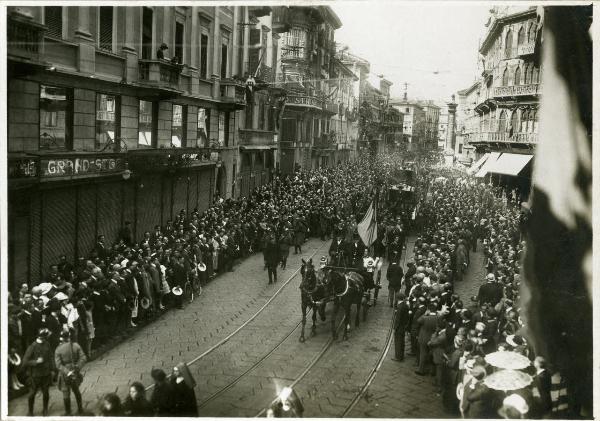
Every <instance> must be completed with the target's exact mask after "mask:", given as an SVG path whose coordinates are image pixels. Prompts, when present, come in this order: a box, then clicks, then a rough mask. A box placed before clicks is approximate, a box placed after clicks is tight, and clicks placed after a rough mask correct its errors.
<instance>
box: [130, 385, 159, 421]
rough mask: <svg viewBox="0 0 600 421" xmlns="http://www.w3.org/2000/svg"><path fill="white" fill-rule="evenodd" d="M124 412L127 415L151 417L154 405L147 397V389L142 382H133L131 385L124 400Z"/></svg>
mask: <svg viewBox="0 0 600 421" xmlns="http://www.w3.org/2000/svg"><path fill="white" fill-rule="evenodd" d="M123 413H124V415H125V416H127V417H151V416H152V415H153V411H152V406H151V405H150V402H148V399H146V390H145V389H144V385H143V384H141V383H140V382H133V383H131V385H130V386H129V394H128V395H127V397H126V398H125V401H124V402H123Z"/></svg>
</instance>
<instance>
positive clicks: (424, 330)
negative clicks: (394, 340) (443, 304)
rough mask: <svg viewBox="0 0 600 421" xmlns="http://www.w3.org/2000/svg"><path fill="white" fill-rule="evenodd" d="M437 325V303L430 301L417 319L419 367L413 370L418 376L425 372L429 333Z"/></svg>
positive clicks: (428, 355)
mask: <svg viewBox="0 0 600 421" xmlns="http://www.w3.org/2000/svg"><path fill="white" fill-rule="evenodd" d="M437 325H438V316H437V305H436V304H433V303H430V304H429V305H428V307H427V311H426V312H425V314H424V315H422V316H421V317H419V319H418V320H417V326H418V328H419V336H418V339H417V340H418V342H419V369H418V370H417V371H415V373H416V374H418V375H419V376H424V375H426V374H427V372H426V371H425V370H426V367H427V364H428V363H429V360H430V355H431V353H430V350H429V346H428V345H427V344H428V342H429V340H430V339H431V335H433V333H434V332H435V330H436V328H437Z"/></svg>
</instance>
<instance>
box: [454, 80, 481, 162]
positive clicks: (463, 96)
mask: <svg viewBox="0 0 600 421" xmlns="http://www.w3.org/2000/svg"><path fill="white" fill-rule="evenodd" d="M479 89H480V81H476V82H474V83H473V84H472V85H471V86H469V87H468V88H466V89H463V90H461V91H458V92H457V94H458V95H457V96H458V106H457V107H456V134H457V136H460V139H459V140H460V141H459V142H457V144H458V145H457V149H456V151H455V152H456V155H457V157H458V161H459V162H461V163H463V164H465V165H470V164H471V163H473V162H475V158H476V157H475V147H474V146H473V145H472V144H470V141H471V140H472V139H475V138H477V136H478V134H479V115H478V114H477V113H476V112H475V106H476V105H477V99H478V93H479Z"/></svg>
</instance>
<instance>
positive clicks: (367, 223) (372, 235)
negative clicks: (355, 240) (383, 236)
mask: <svg viewBox="0 0 600 421" xmlns="http://www.w3.org/2000/svg"><path fill="white" fill-rule="evenodd" d="M358 235H360V239H361V240H362V241H363V243H364V244H365V246H367V247H371V244H373V243H374V242H375V241H376V240H377V206H376V200H373V201H372V202H371V204H370V205H369V209H367V213H366V214H365V217H364V218H363V220H362V221H360V223H359V224H358Z"/></svg>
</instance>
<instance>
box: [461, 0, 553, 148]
mask: <svg viewBox="0 0 600 421" xmlns="http://www.w3.org/2000/svg"><path fill="white" fill-rule="evenodd" d="M539 37H540V34H539V33H538V23H537V13H536V10H535V8H529V9H527V10H524V11H520V12H517V13H510V14H505V15H503V16H492V22H491V24H490V25H489V30H488V33H487V35H486V37H485V39H484V40H483V42H482V44H481V47H480V49H479V53H480V55H481V61H480V65H481V68H482V77H481V80H480V85H479V89H478V90H477V93H478V95H477V99H476V104H475V108H474V109H475V112H476V113H477V115H478V117H479V133H478V134H477V135H476V136H470V137H469V144H471V145H473V146H474V147H475V148H476V150H477V152H478V155H481V154H482V153H484V152H485V151H502V150H506V151H512V152H517V153H528V154H531V153H532V151H533V149H534V148H535V145H536V143H537V132H538V106H539V98H540V94H541V91H542V89H541V84H540V77H541V68H540V64H539V54H540V51H539V45H538V44H539V42H538V41H539Z"/></svg>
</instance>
